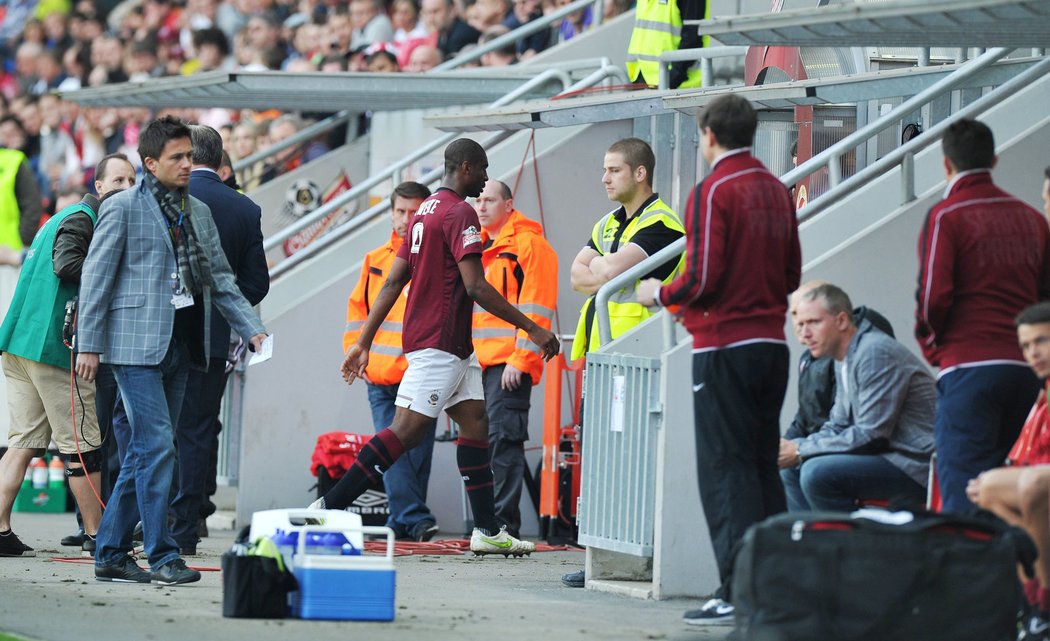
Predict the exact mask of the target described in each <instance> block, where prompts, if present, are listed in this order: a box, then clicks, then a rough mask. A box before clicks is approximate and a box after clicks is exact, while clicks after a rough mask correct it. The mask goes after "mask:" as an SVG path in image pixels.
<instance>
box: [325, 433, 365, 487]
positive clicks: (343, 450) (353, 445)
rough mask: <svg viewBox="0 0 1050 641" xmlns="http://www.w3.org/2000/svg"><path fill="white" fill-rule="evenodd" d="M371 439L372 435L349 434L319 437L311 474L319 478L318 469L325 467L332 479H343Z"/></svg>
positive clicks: (330, 434)
mask: <svg viewBox="0 0 1050 641" xmlns="http://www.w3.org/2000/svg"><path fill="white" fill-rule="evenodd" d="M371 438H372V437H371V435H365V434H351V433H349V432H328V433H327V434H322V435H320V436H318V437H317V445H316V446H314V454H313V456H312V457H310V473H311V474H313V475H314V476H317V470H318V468H320V467H324V468H325V470H327V471H328V476H330V477H331V478H333V479H338V478H342V476H343V475H344V474H346V471H347V470H348V469H350V466H351V465H353V464H354V461H356V460H357V454H358V452H360V451H361V448H362V447H364V445H365V443H367V442H368V440H369V439H371Z"/></svg>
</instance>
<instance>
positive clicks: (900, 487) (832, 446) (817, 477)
mask: <svg viewBox="0 0 1050 641" xmlns="http://www.w3.org/2000/svg"><path fill="white" fill-rule="evenodd" d="M852 310H853V304H852V303H851V302H850V299H849V296H847V295H846V293H845V292H844V291H842V290H841V289H840V288H838V287H836V286H834V285H820V286H818V287H815V288H813V289H812V290H810V291H808V292H805V293H803V294H802V295H801V300H800V301H799V304H798V312H797V314H798V315H797V318H796V323H797V324H798V325H799V326H800V327H801V330H800V338H801V340H802V341H803V344H805V345H806V347H807V348H808V349H809V351H810V354H812V355H813V357H814V358H820V357H821V356H825V355H827V356H830V357H832V358H833V359H835V378H836V383H837V385H836V393H835V404H834V406H833V407H832V409H831V416H830V417H829V419H828V421H827V423H825V424H824V426H823V427H822V428H820V429H819V430H818V431H816V432H814V433H813V434H810V435H809V436H807V437H805V438H795V439H791V440H787V439H782V440H781V442H780V456H779V458H778V461H777V462H778V465H779V466H780V469H781V472H780V474H781V478H782V479H783V481H784V489H785V492H786V493H787V499H788V509H789V510H791V511H797V510H809V509H815V510H832V511H851V510H853V509H854V508H855V507H856V505H857V502H858V501H861V500H865V499H875V498H878V499H890V498H892V499H895V500H901V501H903V502H907V503H918V504H921V503H923V502H924V500H925V497H926V484H927V478H928V476H929V468H930V457H931V456H932V454H933V417H934V408H935V406H936V402H937V393H936V387H935V382H934V380H933V377H932V376H931V375H930V373H929V370H927V368H926V366H925V365H924V364H923V363H922V362H921V361H920V360H919V359H918V357H916V356H915V355H914V354H912V353H911V352H910V351H908V349H907V348H905V347H904V346H903V345H901V344H900V343H898V342H897V341H895V340H894V339H892V338H890V337H889V336H887V335H885V334H884V333H882V332H880V331H877V330H875V329H874V328H873V327H872V325H871V323H870V322H868V321H862V322H861V324H860V325H859V326H858V325H856V324H855V323H854V320H853V316H852V313H851V312H852Z"/></svg>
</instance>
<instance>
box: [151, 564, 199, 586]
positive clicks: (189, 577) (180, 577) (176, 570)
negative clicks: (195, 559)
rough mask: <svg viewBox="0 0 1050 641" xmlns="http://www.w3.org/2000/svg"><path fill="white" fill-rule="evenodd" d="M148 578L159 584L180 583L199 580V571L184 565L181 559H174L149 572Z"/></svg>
mask: <svg viewBox="0 0 1050 641" xmlns="http://www.w3.org/2000/svg"><path fill="white" fill-rule="evenodd" d="M150 578H151V579H152V580H153V582H154V583H157V584H159V585H182V584H183V583H195V582H197V581H200V580H201V573H200V572H198V571H196V570H191V569H189V568H188V567H186V562H185V561H183V560H182V559H175V560H174V561H171V562H170V563H165V564H164V565H162V566H160V567H159V568H157V569H156V570H153V571H152V572H150Z"/></svg>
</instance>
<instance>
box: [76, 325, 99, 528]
mask: <svg viewBox="0 0 1050 641" xmlns="http://www.w3.org/2000/svg"><path fill="white" fill-rule="evenodd" d="M74 327H76V326H75V325H74ZM76 384H77V370H76V363H75V362H74V361H73V350H72V349H70V350H69V413H70V418H71V419H72V421H73V444H74V445H75V446H76V448H77V458H78V459H80V469H82V470H84V478H85V479H87V482H88V487H90V488H91V493H92V494H94V495H95V498H96V499H98V504H99V505H101V506H102V509H103V510H105V509H106V503H105V502H104V501H103V500H102V495H101V494H99V492H98V488H96V487H95V484H94V483H92V482H91V473H90V472H88V469H87V465H86V464H85V463H84V454H83V452H81V451H80V439H79V438H78V437H77V407H76V397H75V396H74V395H73V390H74V389H75V388H76ZM80 403H81V405H83V403H84V400H83V399H81V400H80ZM70 478H72V476H71V477H70ZM96 534H97V532H96Z"/></svg>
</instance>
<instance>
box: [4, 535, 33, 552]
mask: <svg viewBox="0 0 1050 641" xmlns="http://www.w3.org/2000/svg"><path fill="white" fill-rule="evenodd" d="M0 556H23V557H25V556H36V552H34V551H33V548H31V547H29V546H28V545H26V544H25V543H22V540H21V539H19V538H18V535H17V534H15V533H14V532H12V531H11V530H8V531H7V534H0Z"/></svg>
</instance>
